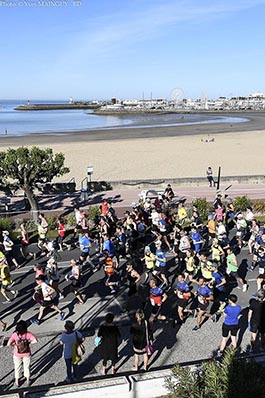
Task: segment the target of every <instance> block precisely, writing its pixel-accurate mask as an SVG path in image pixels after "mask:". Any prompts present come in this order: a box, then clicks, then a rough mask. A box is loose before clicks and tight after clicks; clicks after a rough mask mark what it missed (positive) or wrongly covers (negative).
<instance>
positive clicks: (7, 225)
mask: <svg viewBox="0 0 265 398" xmlns="http://www.w3.org/2000/svg"><path fill="white" fill-rule="evenodd" d="M13 224H14V223H13V221H12V220H11V219H10V218H0V230H1V231H9V232H11V230H12V229H13Z"/></svg>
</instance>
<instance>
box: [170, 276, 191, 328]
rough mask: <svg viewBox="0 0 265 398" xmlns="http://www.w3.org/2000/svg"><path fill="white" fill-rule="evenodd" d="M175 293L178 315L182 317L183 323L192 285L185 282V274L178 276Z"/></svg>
mask: <svg viewBox="0 0 265 398" xmlns="http://www.w3.org/2000/svg"><path fill="white" fill-rule="evenodd" d="M174 293H175V294H176V296H177V305H178V316H179V319H180V323H182V322H183V320H184V312H185V308H186V307H187V305H188V302H189V299H190V297H191V293H190V287H189V285H188V284H187V283H186V282H185V276H184V275H183V274H181V275H179V276H178V283H177V286H176V289H175V291H174Z"/></svg>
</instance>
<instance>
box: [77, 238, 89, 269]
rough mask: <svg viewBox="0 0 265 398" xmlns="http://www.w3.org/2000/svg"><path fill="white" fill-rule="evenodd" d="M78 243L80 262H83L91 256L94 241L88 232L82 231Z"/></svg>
mask: <svg viewBox="0 0 265 398" xmlns="http://www.w3.org/2000/svg"><path fill="white" fill-rule="evenodd" d="M78 243H79V247H80V251H81V254H80V257H79V262H80V264H83V262H84V261H86V260H87V259H88V257H89V252H90V248H91V246H92V242H91V240H90V239H89V237H88V236H87V233H84V232H80V234H79V238H78Z"/></svg>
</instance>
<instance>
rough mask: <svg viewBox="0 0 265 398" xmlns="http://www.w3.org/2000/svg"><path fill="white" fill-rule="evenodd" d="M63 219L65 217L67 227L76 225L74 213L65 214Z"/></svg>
mask: <svg viewBox="0 0 265 398" xmlns="http://www.w3.org/2000/svg"><path fill="white" fill-rule="evenodd" d="M64 219H65V223H66V224H67V225H68V227H75V226H76V219H75V213H70V214H68V216H66V217H65V218H64Z"/></svg>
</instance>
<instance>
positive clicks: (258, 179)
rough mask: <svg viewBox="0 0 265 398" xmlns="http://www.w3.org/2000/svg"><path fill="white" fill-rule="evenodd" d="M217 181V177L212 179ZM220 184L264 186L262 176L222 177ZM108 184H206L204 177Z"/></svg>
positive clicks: (151, 186) (134, 186)
mask: <svg viewBox="0 0 265 398" xmlns="http://www.w3.org/2000/svg"><path fill="white" fill-rule="evenodd" d="M214 178H215V180H217V177H214ZM221 183H227V184H264V183H265V176H264V175H251V176H222V177H221ZM108 184H109V185H110V186H111V187H112V188H113V189H119V188H120V189H121V188H123V189H124V188H134V189H135V188H139V189H141V188H153V187H155V186H156V187H162V188H165V187H166V185H167V184H172V185H179V186H203V185H206V184H208V181H207V179H206V177H183V178H165V179H156V180H152V179H150V180H123V181H108Z"/></svg>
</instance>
